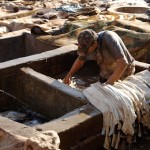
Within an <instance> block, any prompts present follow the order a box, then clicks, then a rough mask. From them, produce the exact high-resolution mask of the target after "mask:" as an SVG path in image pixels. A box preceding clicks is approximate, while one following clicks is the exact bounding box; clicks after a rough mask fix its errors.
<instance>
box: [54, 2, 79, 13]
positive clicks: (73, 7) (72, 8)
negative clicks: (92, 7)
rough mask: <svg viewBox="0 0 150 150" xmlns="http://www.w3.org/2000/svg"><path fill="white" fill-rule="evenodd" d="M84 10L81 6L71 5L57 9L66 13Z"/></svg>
mask: <svg viewBox="0 0 150 150" xmlns="http://www.w3.org/2000/svg"><path fill="white" fill-rule="evenodd" d="M81 8H82V5H81V4H70V5H62V6H60V7H59V8H57V9H56V10H57V11H64V12H72V13H74V12H77V11H78V10H80V9H81Z"/></svg>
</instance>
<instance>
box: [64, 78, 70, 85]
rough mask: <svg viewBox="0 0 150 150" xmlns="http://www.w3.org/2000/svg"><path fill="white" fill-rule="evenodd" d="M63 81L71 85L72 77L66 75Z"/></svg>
mask: <svg viewBox="0 0 150 150" xmlns="http://www.w3.org/2000/svg"><path fill="white" fill-rule="evenodd" d="M63 83H65V84H67V85H69V84H70V83H71V80H70V78H69V77H65V78H64V79H63Z"/></svg>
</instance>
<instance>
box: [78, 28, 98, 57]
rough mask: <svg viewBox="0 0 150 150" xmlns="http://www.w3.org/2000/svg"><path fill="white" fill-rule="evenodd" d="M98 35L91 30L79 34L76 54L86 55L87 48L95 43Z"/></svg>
mask: <svg viewBox="0 0 150 150" xmlns="http://www.w3.org/2000/svg"><path fill="white" fill-rule="evenodd" d="M97 38H98V35H97V33H96V32H95V31H93V30H92V29H86V30H84V31H82V32H80V34H79V36H78V53H84V54H85V53H86V52H87V51H88V49H89V47H90V46H91V45H92V44H93V43H94V42H95V41H97Z"/></svg>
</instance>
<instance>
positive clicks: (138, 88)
mask: <svg viewBox="0 0 150 150" xmlns="http://www.w3.org/2000/svg"><path fill="white" fill-rule="evenodd" d="M83 94H84V96H85V97H86V98H87V99H88V100H89V101H90V103H91V104H92V105H94V106H95V107H96V108H97V109H98V110H100V111H101V112H102V113H103V129H102V134H103V135H105V142H104V147H105V148H106V149H107V150H109V149H110V147H114V148H115V149H118V145H119V142H120V137H121V136H124V137H125V138H126V139H127V142H129V143H130V142H132V137H133V136H134V135H135V132H137V133H138V136H141V131H140V130H141V128H140V125H141V124H142V126H144V127H146V128H150V105H149V104H148V102H149V100H150V71H148V70H144V71H142V72H139V73H137V74H135V75H132V76H129V77H127V78H126V79H125V80H123V81H118V82H116V83H115V84H114V85H113V86H112V85H108V84H106V85H102V84H101V83H100V82H96V83H94V84H92V85H91V86H90V87H88V88H86V89H85V90H84V91H83ZM137 125H138V128H137V129H135V126H137ZM110 138H111V139H110Z"/></svg>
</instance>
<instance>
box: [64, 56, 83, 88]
mask: <svg viewBox="0 0 150 150" xmlns="http://www.w3.org/2000/svg"><path fill="white" fill-rule="evenodd" d="M84 63H85V61H84V60H80V59H79V57H78V58H77V59H76V61H75V62H74V64H73V65H72V67H71V69H70V71H69V72H68V74H67V75H66V77H65V78H64V79H63V82H64V83H65V84H68V85H69V84H70V78H71V77H72V76H73V75H74V74H75V73H76V72H77V71H78V70H79V69H80V68H81V67H82V66H83V64H84Z"/></svg>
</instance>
